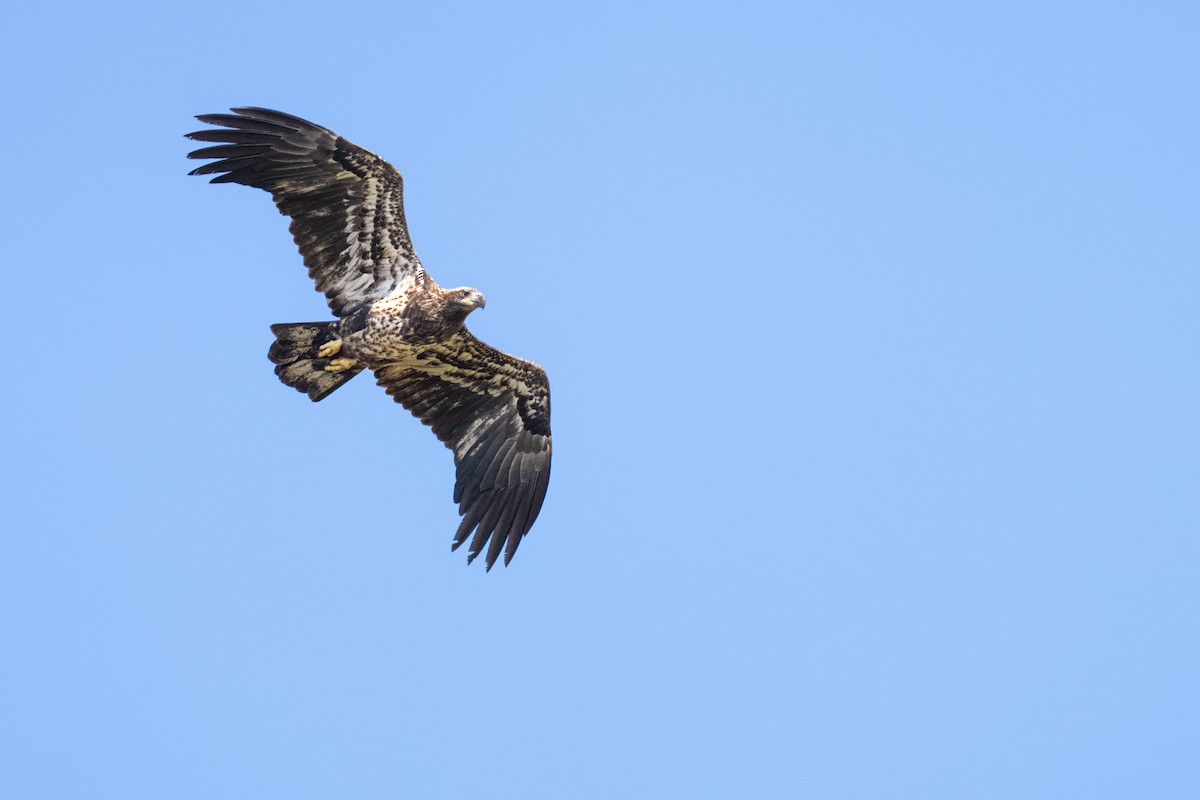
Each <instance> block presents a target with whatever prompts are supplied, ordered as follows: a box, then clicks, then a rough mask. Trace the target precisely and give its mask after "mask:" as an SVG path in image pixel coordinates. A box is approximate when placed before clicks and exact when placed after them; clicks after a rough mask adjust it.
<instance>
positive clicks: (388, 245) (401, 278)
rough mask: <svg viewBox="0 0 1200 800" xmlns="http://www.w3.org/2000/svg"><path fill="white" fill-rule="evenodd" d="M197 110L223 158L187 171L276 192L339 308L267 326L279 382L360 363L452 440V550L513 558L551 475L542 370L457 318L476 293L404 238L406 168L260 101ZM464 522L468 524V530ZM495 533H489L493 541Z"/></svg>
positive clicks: (347, 370)
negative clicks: (322, 316)
mask: <svg viewBox="0 0 1200 800" xmlns="http://www.w3.org/2000/svg"><path fill="white" fill-rule="evenodd" d="M233 112H234V113H233V114H232V115H230V114H204V115H201V116H199V117H197V119H199V120H200V121H201V122H205V123H209V124H212V125H218V126H222V127H220V128H209V129H205V130H202V131H198V132H196V133H190V134H188V137H189V138H192V139H196V140H200V141H204V142H221V143H223V144H218V145H216V146H212V147H205V148H202V149H200V150H196V151H194V152H192V153H190V154H189V157H191V158H213V159H219V160H217V161H214V162H212V163H209V164H205V165H204V166H202V167H199V168H197V169H195V170H193V171H192V173H191V174H193V175H205V174H213V173H215V174H216V177H215V178H213V179H212V182H213V183H240V184H243V185H246V186H254V187H257V188H260V189H265V190H266V191H268V192H270V193H271V196H272V197H273V198H274V200H275V204H276V206H278V208H279V210H280V212H281V213H283V214H285V215H287V216H290V217H291V218H292V224H291V231H292V235H293V237H294V239H295V241H296V244H297V246H298V247H299V248H300V252H301V255H302V256H303V258H304V263H305V265H306V266H307V267H308V272H309V275H310V276H311V277H312V278H313V280H315V281H316V284H317V289H318V290H320V291H322V292H324V293H325V296H326V298H327V299H328V302H329V306H330V308H331V309H332V310H333V312H334V314H335V315H336V316H337V317H338V319H336V320H332V321H327V322H311V323H291V324H281V325H273V326H271V330H272V332H273V333H275V336H276V341H275V343H274V344H273V345H272V346H271V351H270V353H269V356H270V359H271V361H272V362H274V363H275V365H276V367H275V372H276V374H277V375H279V378H280V380H281V381H283V382H284V383H285V384H287V385H289V386H292V387H295V388H296V389H298V390H300V391H302V392H305V393H307V394H308V396H309V397H310V398H312V399H313V400H321V399H324V398H325V397H327V396H328V395H329V394H330V393H331V392H333V391H334V390H335V389H337V388H338V387H339V386H341V385H342V384H344V383H345V382H346V381H348V380H349V379H350V378H352V377H354V376H355V375H357V374H358V373H359V372H361V371H362V370H364V369H369V370H371V371H372V372H373V373H374V374H375V377H376V379H377V381H378V383H379V385H380V386H383V387H384V388H385V389H386V390H387V393H388V394H389V395H391V396H392V397H393V398H394V399H395V400H396V401H397V402H399V403H401V404H403V405H404V407H405V408H407V409H408V410H409V411H411V412H412V413H413V414H414V415H415V416H416V417H418V418H419V419H420V420H421V421H422V422H424V423H425V424H426V425H429V426H431V427H432V429H433V432H434V433H435V434H436V435H437V437H438V439H440V440H441V441H442V442H444V443H445V445H446V446H447V447H448V448H450V449H451V450H452V451H453V452H454V463H455V466H456V468H457V480H456V483H455V488H454V500H455V502H456V503H458V504H459V514H460V515H462V517H463V519H462V522H461V524H460V525H459V528H458V531H457V533H456V534H455V536H454V543H453V545H452V549H457V548H458V547H459V546H460V545H461V544H462V543H463V542H465V541H467V538H468V537H469V536H470V537H471V543H470V547H469V556H468V559H467V560H468V561H471V560H473V559H474V558H475V556H476V555H478V554H479V553H480V552H482V551H483V548H484V546H485V545H487V553H486V556H485V562H486V564H487V568H488V569H491V567H492V565H493V564H494V563H495V562H496V560H497V558H499V556H500V552H501V551H502V550H503V552H504V563H505V564H508V562H509V561H510V560H511V559H512V556H513V554H514V553H515V552H516V550H517V546H518V545H519V544H520V542H521V539H522V537H524V535H525V534H526V533H528V531H529V528H530V527H531V526H532V525H533V522H534V520H535V519H536V518H537V515H538V512H539V511H540V510H541V507H542V501H543V500H544V499H545V496H546V487H547V484H548V481H549V478H550V455H551V438H550V388H549V384H548V383H547V380H546V373H545V371H544V370H543V369H542V368H541V367H539V366H538V365H537V364H534V363H533V362H531V361H525V360H523V359H520V358H516V357H515V356H510V355H508V354H506V353H502V352H500V351H499V350H496V349H494V348H492V347H489V346H488V345H486V344H484V343H483V342H481V341H479V340H478V339H476V338H475V337H474V336H472V335H471V333H470V332H469V331H468V330H467V329H466V327H465V325H464V322H465V320H466V318H467V315H469V314H470V313H471V311H473V310H475V309H476V308H482V307H483V305H484V299H483V295H482V294H481V293H480V292H479V291H478V290H476V289H472V288H470V287H459V288H457V289H442V288H441V287H440V286H438V285H437V283H436V282H435V281H434V280H433V278H432V277H430V276H429V275H428V273H426V271H425V269H424V268H423V267H422V266H421V261H420V259H419V258H417V254H416V252H415V251H414V250H413V247H412V242H411V240H410V239H409V235H408V228H407V225H406V223H405V220H404V202H403V188H404V184H403V180H402V179H401V177H400V173H399V172H397V171H396V169H395V168H394V167H392V166H391V165H390V164H388V163H387V162H386V161H384V160H383V159H381V158H379V157H378V156H376V155H375V154H373V153H370V152H368V151H366V150H364V149H362V148H361V147H358V146H357V145H355V144H353V143H351V142H348V141H346V140H345V139H343V138H342V137H340V136H338V135H337V134H336V133H334V132H332V131H330V130H327V129H325V128H322V127H321V126H319V125H314V124H313V123H311V122H307V121H305V120H302V119H300V118H298V117H293V116H291V115H289V114H283V113H280V112H278V111H270V110H267V109H262V108H235V109H233ZM472 532H473V533H474V535H472ZM489 541H490V544H489Z"/></svg>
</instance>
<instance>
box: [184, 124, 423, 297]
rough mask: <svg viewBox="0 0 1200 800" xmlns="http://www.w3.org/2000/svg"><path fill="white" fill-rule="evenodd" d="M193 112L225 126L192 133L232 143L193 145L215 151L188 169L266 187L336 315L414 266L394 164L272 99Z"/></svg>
mask: <svg viewBox="0 0 1200 800" xmlns="http://www.w3.org/2000/svg"><path fill="white" fill-rule="evenodd" d="M232 111H233V112H234V113H233V114H201V115H200V116H198V117H196V119H198V120H200V121H201V122H204V123H207V124H210V125H220V126H222V127H221V128H209V129H205V130H202V131H197V132H195V133H189V134H187V136H188V138H189V139H196V140H197V141H201V142H226V144H219V145H216V146H214V147H205V148H202V149H200V150H196V151H194V152H191V153H188V158H217V159H220V160H219V161H214V162H213V163H211V164H205V165H204V166H202V167H198V168H197V169H194V170H192V171H191V173H190V174H192V175H208V174H211V173H219V174H217V177H215V178H213V179H212V182H213V183H240V184H243V185H245V186H254V187H257V188H259V189H266V190H267V191H268V192H270V193H271V196H272V197H274V198H275V205H276V206H278V207H279V211H280V213H282V214H285V215H287V216H289V217H291V218H292V225H291V231H292V236H293V238H295V240H296V244H297V245H298V246H299V247H300V253H301V254H302V255H303V256H304V264H305V266H307V267H308V274H309V275H310V276H311V277H312V278H313V280H315V281H316V282H317V289H318V290H319V291H322V292H324V293H325V297H327V298H328V299H329V307H330V308H332V309H333V313H335V314H337V315H338V316H339V317H343V316H347V315H348V314H350V313H351V312H353V311H354V310H355V309H356V308H358V307H359V306H361V305H363V304H364V303H366V302H369V301H373V300H376V299H378V298H379V297H381V296H383V295H384V294H386V293H387V292H389V291H390V290H391V289H392V288H393V287H395V286H396V285H398V284H399V283H401V282H402V281H404V280H405V279H406V278H407V277H409V276H411V275H413V274H415V273H416V272H417V270H419V269H420V267H421V261H420V259H418V258H417V254H416V252H415V251H414V250H413V247H412V242H411V240H410V239H409V237H408V226H407V225H406V224H405V222H404V181H403V179H402V178H401V177H400V173H399V172H397V171H396V168H395V167H393V166H392V165H391V164H389V163H387V162H386V161H384V160H383V159H382V158H380V157H379V156H377V155H375V154H374V153H370V152H368V151H366V150H364V149H362V148H361V147H359V146H358V145H356V144H354V143H352V142H348V141H346V140H345V139H343V138H342V137H341V136H338V135H337V134H336V133H334V132H333V131H330V130H327V129H325V128H322V127H321V126H320V125H314V124H313V123H311V122H307V121H305V120H302V119H300V118H299V117H293V116H291V115H290V114H283V113H280V112H278V111H270V110H268V109H265V108H234V109H232Z"/></svg>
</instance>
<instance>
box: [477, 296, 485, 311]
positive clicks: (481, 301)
mask: <svg viewBox="0 0 1200 800" xmlns="http://www.w3.org/2000/svg"><path fill="white" fill-rule="evenodd" d="M485 306H487V298H485V297H484V296H483V295H479V299H478V300H476V301H475V307H476V308H484V307H485Z"/></svg>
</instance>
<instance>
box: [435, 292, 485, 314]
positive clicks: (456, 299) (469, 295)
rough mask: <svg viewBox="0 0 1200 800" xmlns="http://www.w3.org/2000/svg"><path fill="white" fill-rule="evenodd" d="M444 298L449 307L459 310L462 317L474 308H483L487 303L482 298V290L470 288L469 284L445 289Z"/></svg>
mask: <svg viewBox="0 0 1200 800" xmlns="http://www.w3.org/2000/svg"><path fill="white" fill-rule="evenodd" d="M445 298H446V301H447V303H448V304H449V305H450V307H451V308H454V309H455V310H457V311H459V313H461V314H462V315H463V316H464V317H466V316H467V314H470V313H471V312H472V311H474V310H475V309H477V308H483V307H484V305H486V304H487V301H486V300H484V298H483V292H481V291H479V290H478V289H472V288H471V287H470V286H460V287H458V288H457V289H447V290H446V292H445Z"/></svg>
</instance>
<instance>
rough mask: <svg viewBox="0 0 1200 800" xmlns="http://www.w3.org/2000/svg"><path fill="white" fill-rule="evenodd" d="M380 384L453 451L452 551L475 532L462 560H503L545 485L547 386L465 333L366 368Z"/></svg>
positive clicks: (530, 369)
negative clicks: (411, 356)
mask: <svg viewBox="0 0 1200 800" xmlns="http://www.w3.org/2000/svg"><path fill="white" fill-rule="evenodd" d="M375 377H376V379H377V380H378V381H379V385H380V386H383V387H384V388H385V389H387V393H388V394H390V395H391V396H392V397H394V398H395V399H396V401H397V402H399V403H402V404H403V405H404V407H405V408H407V409H408V410H409V411H411V412H412V413H413V415H414V416H416V417H418V418H420V420H421V421H422V422H424V423H425V424H426V425H429V426H431V427H432V428H433V432H434V433H435V434H437V437H438V439H440V440H441V441H442V442H444V443H445V444H446V446H447V447H449V448H450V449H451V450H453V451H454V463H455V466H456V467H457V479H456V481H455V485H454V501H455V502H456V503H458V513H459V514H460V515H462V518H463V519H462V522H461V524H460V525H459V527H458V532H457V533H456V534H455V536H454V544H453V546H452V549H455V550H457V549H458V547H459V546H461V545H462V543H463V542H465V541H466V540H467V537H468V536H469V535H471V532H472V531H474V532H475V535H474V536H473V537H472V539H471V545H470V554H469V556H468V559H467V560H468V561H472V560H474V558H475V556H477V555H479V553H480V552H482V550H483V547H484V545H485V544H487V543H488V540H489V539H490V540H491V545H490V546H489V547H488V549H487V553H486V555H485V561H486V563H487V568H488V569H491V568H492V565H493V564H495V563H496V559H497V558H499V556H500V551H501V550H502V549H503V551H504V563H505V564H508V562H509V561H511V560H512V557H513V554H514V553H516V552H517V547H518V545H520V543H521V538H522V537H523V536H524V535H525V534H526V533H527V532H528V531H529V529H530V527H532V526H533V522H534V520H536V519H537V515H538V512H539V511H540V510H541V508H542V501H543V500H545V498H546V487H547V486H548V484H549V481H550V455H551V442H550V385H549V383H548V382H547V380H546V372H545V370H543V369H542V368H541V367H539V366H538V365H537V364H534V363H532V362H530V361H524V360H522V359H519V358H516V357H514V356H510V355H508V354H506V353H502V352H500V351H499V350H496V349H495V348H493V347H489V346H488V345H486V344H484V343H483V342H481V341H479V340H478V339H476V338H475V337H474V336H473V335H471V333H469V332H468V331H467V330H465V329H464V330H463V331H462V332H460V333H458V334H456V335H455V336H453V337H451V338H450V339H448V340H446V341H444V342H439V343H437V344H431V345H428V346H427V347H425V348H424V349H422V350H421V351H420V352H419V353H418V354H417V356H416V359H415V361H412V362H408V361H406V362H403V363H395V364H389V365H387V366H384V367H381V368H379V369H377V370H375Z"/></svg>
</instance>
